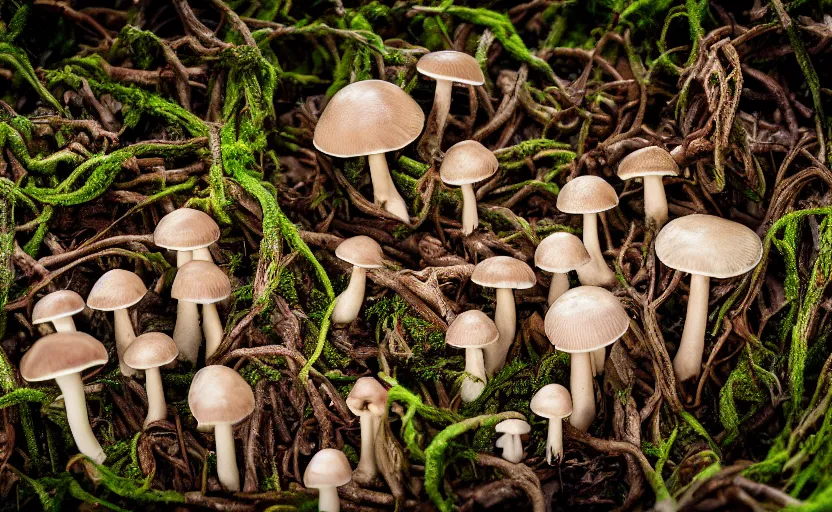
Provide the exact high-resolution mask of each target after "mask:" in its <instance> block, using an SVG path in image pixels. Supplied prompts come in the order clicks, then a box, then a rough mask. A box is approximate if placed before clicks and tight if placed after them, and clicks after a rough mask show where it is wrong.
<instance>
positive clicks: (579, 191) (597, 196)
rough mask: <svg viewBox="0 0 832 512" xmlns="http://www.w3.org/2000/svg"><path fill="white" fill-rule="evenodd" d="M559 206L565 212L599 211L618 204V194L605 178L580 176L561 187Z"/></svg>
mask: <svg viewBox="0 0 832 512" xmlns="http://www.w3.org/2000/svg"><path fill="white" fill-rule="evenodd" d="M557 206H558V210H560V211H562V212H563V213H573V214H584V213H598V212H603V211H606V210H610V209H612V208H615V207H616V206H618V194H616V193H615V189H614V188H612V185H610V184H609V183H607V182H606V181H605V180H604V178H600V177H598V176H578V177H577V178H575V179H574V180H572V181H570V182H569V183H567V184H566V185H564V186H563V188H561V189H560V192H559V193H558V202H557Z"/></svg>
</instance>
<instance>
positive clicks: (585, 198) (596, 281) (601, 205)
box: [557, 176, 618, 286]
mask: <svg viewBox="0 0 832 512" xmlns="http://www.w3.org/2000/svg"><path fill="white" fill-rule="evenodd" d="M617 205H618V195H617V194H616V193H615V189H614V188H612V186H611V185H610V184H609V183H607V182H606V181H604V179H603V178H599V177H598V176H578V177H577V178H575V179H573V180H572V181H570V182H569V183H567V184H566V185H564V186H563V188H562V189H560V193H559V194H558V202H557V206H558V210H560V211H562V212H563V213H572V214H580V215H583V216H584V229H583V240H584V247H586V250H587V252H588V253H589V256H590V258H591V261H590V262H589V263H587V264H586V265H582V266H581V267H580V268H578V269H577V272H578V279H579V280H580V281H581V284H584V285H589V286H612V285H614V284H615V274H614V273H613V271H612V270H610V268H609V267H608V266H607V263H606V262H605V261H604V255H603V254H602V253H601V242H600V241H599V240H598V214H599V213H600V212H603V211H606V210H610V209H612V208H615V207H616V206H617Z"/></svg>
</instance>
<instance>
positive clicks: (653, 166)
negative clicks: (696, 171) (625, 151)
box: [618, 146, 679, 180]
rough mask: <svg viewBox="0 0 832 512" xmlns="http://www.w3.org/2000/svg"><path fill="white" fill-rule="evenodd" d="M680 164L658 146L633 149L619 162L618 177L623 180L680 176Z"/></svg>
mask: <svg viewBox="0 0 832 512" xmlns="http://www.w3.org/2000/svg"><path fill="white" fill-rule="evenodd" d="M678 175H679V166H678V165H677V164H676V160H674V159H673V157H672V156H671V155H670V153H669V152H668V151H667V150H666V149H664V148H660V147H658V146H648V147H646V148H641V149H637V150H635V151H633V152H632V153H630V154H629V155H627V156H625V157H624V158H622V159H621V162H620V163H619V164H618V177H619V178H621V179H622V180H629V179H632V178H643V177H644V176H678Z"/></svg>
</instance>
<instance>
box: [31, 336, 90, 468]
mask: <svg viewBox="0 0 832 512" xmlns="http://www.w3.org/2000/svg"><path fill="white" fill-rule="evenodd" d="M106 363H107V349H106V348H104V345H102V344H101V342H100V341H98V340H97V339H95V338H93V337H92V336H90V335H89V334H86V333H83V332H76V331H72V332H58V333H55V334H49V335H47V336H44V337H43V338H41V339H39V340H38V341H36V342H35V343H34V344H33V345H32V347H31V348H30V349H29V350H28V352H26V354H24V355H23V359H21V360H20V375H21V376H22V377H23V378H24V379H25V380H26V381H28V382H39V381H43V380H50V379H55V382H56V383H57V384H58V387H59V388H61V393H63V398H64V407H65V408H66V420H67V423H69V430H70V431H71V432H72V437H73V439H75V445H76V446H77V447H78V451H80V452H81V453H83V454H84V455H86V456H87V457H89V458H90V459H92V460H94V461H95V462H96V463H98V464H101V463H103V462H104V459H105V458H107V456H106V455H105V454H104V450H102V449H101V445H100V444H98V440H97V439H96V438H95V434H94V433H93V431H92V427H91V426H90V418H89V416H88V415H87V400H86V398H85V397H84V383H83V382H82V381H81V372H82V371H84V370H86V369H87V368H90V367H92V366H99V365H102V364H106Z"/></svg>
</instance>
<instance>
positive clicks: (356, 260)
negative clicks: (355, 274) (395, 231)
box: [335, 235, 384, 268]
mask: <svg viewBox="0 0 832 512" xmlns="http://www.w3.org/2000/svg"><path fill="white" fill-rule="evenodd" d="M335 256H336V257H337V258H338V259H340V260H344V261H346V262H347V263H351V264H352V265H355V266H356V267H361V268H381V267H383V266H384V254H383V253H382V252H381V246H380V245H378V242H376V241H375V240H373V239H372V238H370V237H369V236H364V235H358V236H354V237H352V238H347V239H345V240H344V241H343V242H341V243H340V244H338V247H336V248H335Z"/></svg>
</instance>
